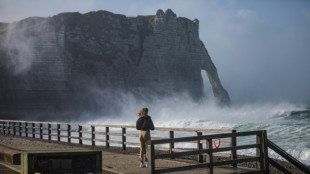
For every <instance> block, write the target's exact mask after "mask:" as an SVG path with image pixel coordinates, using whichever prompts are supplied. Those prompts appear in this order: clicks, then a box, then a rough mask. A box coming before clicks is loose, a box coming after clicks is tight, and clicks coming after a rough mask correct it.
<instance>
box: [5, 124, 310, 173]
mask: <svg viewBox="0 0 310 174" xmlns="http://www.w3.org/2000/svg"><path fill="white" fill-rule="evenodd" d="M155 131H160V132H163V133H159V134H157V135H160V136H164V135H165V136H164V137H153V136H152V140H151V142H150V145H149V152H150V156H149V168H148V169H146V168H142V169H141V168H140V167H139V162H138V160H137V159H138V155H137V152H136V153H132V151H130V150H128V148H129V147H128V146H134V147H136V148H137V147H139V140H138V131H137V130H136V129H135V126H128V125H98V124H79V123H59V122H31V121H18V120H0V136H1V138H0V146H1V149H0V160H1V159H3V160H6V159H9V160H6V161H8V162H11V163H13V164H15V163H14V161H16V159H18V157H16V155H14V154H16V152H18V151H27V150H63V149H67V148H68V149H70V150H72V149H75V148H77V149H80V148H84V149H85V148H90V149H96V150H101V151H102V162H103V163H102V166H103V168H104V170H103V171H104V173H210V174H212V173H248V172H250V173H270V172H269V164H271V165H272V166H274V167H276V168H277V169H278V170H280V171H282V172H284V173H290V172H289V171H288V169H287V168H286V167H285V166H283V165H280V164H278V163H277V162H276V161H274V160H272V159H271V158H269V157H268V149H272V150H273V151H275V152H276V153H278V154H279V155H280V156H281V157H283V158H285V159H286V160H288V161H289V162H290V163H291V164H293V165H294V166H295V167H297V168H298V169H300V170H301V171H303V172H305V173H310V169H309V168H308V167H307V166H305V165H304V164H302V163H300V162H299V161H298V160H296V159H294V158H293V157H292V156H290V155H289V154H287V153H286V152H284V151H283V150H282V149H281V148H280V147H278V146H276V145H275V144H274V143H272V142H271V141H270V140H268V139H267V132H266V131H265V130H258V131H248V132H236V131H235V130H214V129H183V128H162V127H156V129H155ZM184 132H187V133H192V134H194V136H188V135H187V136H186V137H184ZM180 133H181V135H182V137H175V135H176V134H180ZM167 136H168V137H167ZM237 137H250V138H251V139H252V140H254V142H253V141H249V142H248V143H250V144H242V145H239V144H238V143H237ZM133 138H134V139H133ZM216 140H221V147H219V145H218V147H217V145H216V143H215V141H216ZM177 143H194V144H196V147H197V148H195V149H192V150H187V151H182V152H179V151H178V149H177V148H175V144H177ZM110 144H118V146H117V147H118V150H116V149H115V146H110ZM162 144H166V145H168V146H169V148H168V149H166V150H165V153H162V152H163V151H162V150H159V148H161V146H162ZM213 144H214V146H215V147H214V146H213ZM103 145H104V146H103ZM155 146H156V147H155ZM113 147H114V148H113ZM130 148H132V147H130ZM244 149H255V150H256V156H255V157H247V158H239V157H238V156H237V150H244ZM222 152H229V154H230V156H229V157H228V158H227V159H225V160H222V161H216V160H214V159H215V157H216V155H217V154H216V153H222ZM13 153H14V154H13ZM8 154H9V155H8ZM10 156H11V157H12V158H10ZM184 156H185V157H189V156H195V157H196V161H193V160H192V161H190V162H189V161H184V160H183V161H180V160H179V159H180V157H182V158H183V157H184ZM7 157H8V158H7ZM175 159H178V160H175ZM192 159H193V158H192ZM244 162H255V163H256V169H243V168H242V169H241V168H238V167H237V166H238V164H239V163H244ZM13 167H14V166H13ZM15 168H18V165H17V166H15ZM177 171H178V172H177ZM0 174H1V173H0Z"/></svg>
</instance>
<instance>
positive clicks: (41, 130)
mask: <svg viewBox="0 0 310 174" xmlns="http://www.w3.org/2000/svg"><path fill="white" fill-rule="evenodd" d="M40 139H43V129H42V123H40Z"/></svg>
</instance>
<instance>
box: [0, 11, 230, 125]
mask: <svg viewBox="0 0 310 174" xmlns="http://www.w3.org/2000/svg"><path fill="white" fill-rule="evenodd" d="M198 30H199V21H198V20H197V19H195V20H194V21H192V20H189V19H187V18H183V17H177V16H176V14H174V13H173V12H172V11H171V10H170V9H168V10H167V11H166V12H163V11H162V10H158V11H157V13H156V15H150V16H137V17H126V16H124V15H119V14H113V13H111V12H108V11H97V12H90V13H86V14H80V13H61V14H58V15H56V16H53V17H49V18H41V17H31V18H27V19H24V20H21V21H19V22H13V23H9V24H7V23H0V114H2V117H6V118H8V117H9V118H12V119H14V118H18V117H19V115H22V114H23V113H56V112H59V113H66V112H68V113H69V112H72V111H74V112H77V113H78V112H83V111H93V112H96V111H98V110H100V111H102V110H104V111H105V112H107V114H108V112H115V110H117V109H115V108H117V104H118V100H119V99H120V98H121V96H120V93H130V94H132V95H133V96H135V97H136V98H139V99H141V100H143V99H144V100H145V101H148V100H151V99H152V98H153V97H154V96H156V98H162V97H167V96H173V95H179V94H184V93H186V94H188V95H189V96H190V97H191V98H193V99H194V100H196V101H199V100H200V99H201V98H202V97H203V96H204V94H203V83H202V76H201V71H202V70H205V72H206V73H207V75H208V78H209V81H210V83H211V85H212V89H213V93H214V96H215V99H216V100H217V103H218V104H219V105H230V98H229V95H228V93H227V92H226V90H225V89H224V88H223V86H222V84H221V82H220V79H219V77H218V74H217V70H216V67H215V65H214V64H213V63H212V60H211V58H210V56H209V54H208V52H207V50H206V48H205V46H204V44H203V43H202V41H201V40H200V39H199V35H198ZM98 98H100V99H98ZM0 117H1V116H0ZM55 118H56V117H55ZM40 120H42V119H40Z"/></svg>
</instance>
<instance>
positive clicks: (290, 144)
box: [89, 99, 310, 165]
mask: <svg viewBox="0 0 310 174" xmlns="http://www.w3.org/2000/svg"><path fill="white" fill-rule="evenodd" d="M184 101H188V100H176V99H173V100H169V99H167V100H163V101H157V102H153V103H150V104H149V105H148V106H146V107H149V109H150V112H149V114H150V115H151V116H152V119H153V121H154V124H155V126H156V127H168V128H169V127H170V128H201V129H235V130H237V132H242V131H251V130H267V137H268V139H269V140H271V141H273V142H274V143H275V144H277V145H278V146H280V147H281V148H283V149H284V150H285V151H286V152H288V153H289V154H291V155H292V156H293V157H295V158H297V159H298V160H300V161H302V162H303V163H305V164H307V165H310V136H309V135H310V126H309V125H308V124H309V121H310V114H309V113H308V112H306V111H307V108H306V107H304V106H299V105H294V104H292V103H288V102H283V103H278V104H272V103H265V104H247V105H243V106H232V107H226V108H221V107H217V106H216V105H215V104H214V103H212V102H209V103H208V102H207V103H200V104H197V103H194V102H191V101H188V102H184ZM141 106H145V105H139V106H135V105H130V106H129V107H130V108H128V109H127V111H128V112H124V113H123V114H122V115H117V116H111V117H109V119H106V118H102V119H99V120H96V121H94V120H93V121H90V122H89V123H96V124H98V123H100V124H118V125H119V124H122V125H135V122H136V120H137V118H138V116H137V111H138V110H139V109H140V107H141ZM123 110H126V108H124V109H123ZM301 111H302V112H301ZM307 114H308V115H307ZM160 134H162V132H157V131H154V132H152V136H154V137H157V136H158V137H162V135H160ZM165 136H166V135H165ZM181 136H194V135H193V134H188V133H181V134H176V135H175V137H181ZM242 141H247V139H244V140H242V139H241V140H240V141H239V142H238V143H243V142H242ZM178 146H180V147H188V148H194V147H196V146H195V144H190V143H186V144H182V145H176V147H178ZM255 153H256V151H255V149H252V150H243V151H238V154H240V155H255ZM269 154H270V156H271V157H273V158H279V159H281V158H280V157H279V156H277V155H276V154H275V153H274V152H272V151H270V152H269Z"/></svg>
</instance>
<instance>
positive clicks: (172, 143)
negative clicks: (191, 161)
mask: <svg viewBox="0 0 310 174" xmlns="http://www.w3.org/2000/svg"><path fill="white" fill-rule="evenodd" d="M169 138H170V139H174V131H169ZM173 149H174V142H171V143H169V152H170V154H171V155H172V154H173V153H174V152H173ZM171 159H174V157H171Z"/></svg>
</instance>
